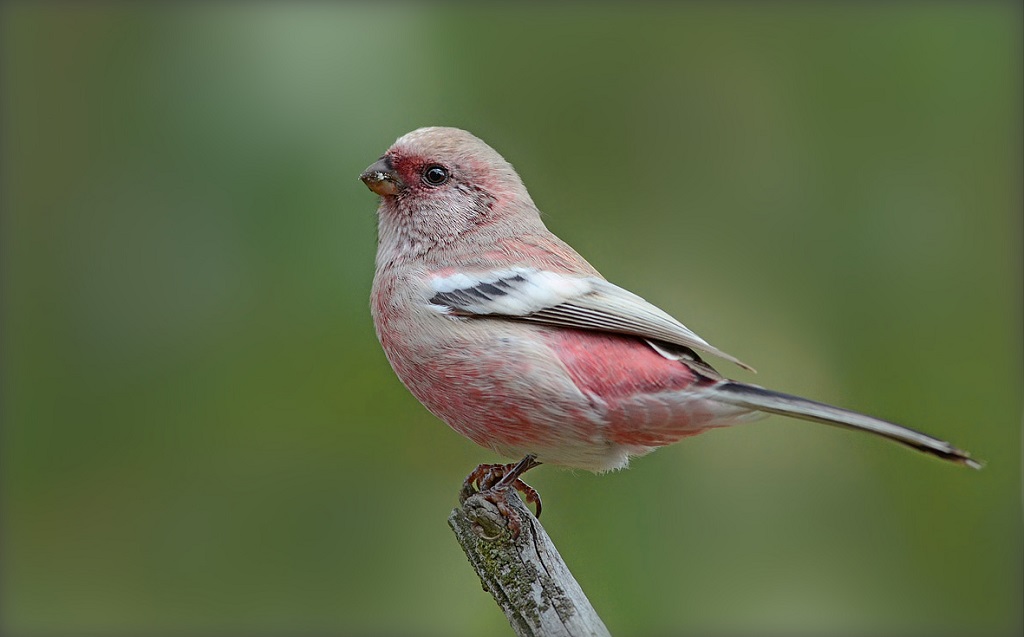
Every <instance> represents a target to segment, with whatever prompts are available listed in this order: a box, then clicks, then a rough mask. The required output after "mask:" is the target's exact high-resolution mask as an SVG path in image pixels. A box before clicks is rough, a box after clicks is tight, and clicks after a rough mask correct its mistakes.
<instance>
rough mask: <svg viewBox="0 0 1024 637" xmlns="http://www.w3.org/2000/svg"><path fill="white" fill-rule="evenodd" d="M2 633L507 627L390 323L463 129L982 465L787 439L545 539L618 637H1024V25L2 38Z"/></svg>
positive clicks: (832, 396) (521, 16)
mask: <svg viewBox="0 0 1024 637" xmlns="http://www.w3.org/2000/svg"><path fill="white" fill-rule="evenodd" d="M2 16H3V26H2V42H3V44H2V64H3V66H2V77H3V87H2V89H3V90H2V100H3V105H2V115H3V126H2V137H0V139H2V169H3V191H2V197H3V213H4V214H3V233H2V237H3V238H2V241H3V243H2V253H3V257H2V258H3V281H2V282H3V317H2V321H3V325H2V339H3V340H2V352H3V358H2V362H3V385H2V413H3V429H2V432H0V435H2V463H0V467H2V469H0V471H2V497H3V500H2V503H3V510H2V542H3V545H2V556H0V558H2V564H0V575H2V606H0V616H2V620H0V621H2V623H0V628H2V629H3V631H4V634H9V635H18V636H21V635H25V636H35V635H39V636H42V635H83V634H90V635H142V634H156V633H159V634H162V635H179V634H181V635H185V634H203V635H209V634H231V635H251V634H324V635H334V634H351V633H364V634H365V633H376V634H384V633H388V634H390V633H395V632H400V633H405V634H418V635H456V636H459V635H484V634H510V631H509V629H508V626H507V624H506V622H505V619H504V617H503V616H502V615H501V613H500V612H499V611H498V610H497V607H496V606H495V605H494V604H493V602H492V601H491V599H490V598H489V597H488V596H487V595H486V594H485V593H483V592H482V591H481V590H480V584H479V581H478V580H477V579H476V576H475V574H474V573H473V572H472V570H471V569H470V567H469V565H468V563H467V562H466V560H465V558H464V556H463V555H462V553H461V550H460V548H459V547H458V545H457V544H456V542H455V540H454V539H453V537H452V535H451V533H450V531H449V529H448V528H447V526H446V524H445V518H446V516H447V514H448V512H449V510H450V509H451V507H452V506H453V504H454V503H455V495H456V491H457V488H458V486H459V484H460V481H461V480H462V478H463V477H464V475H465V474H466V473H467V472H468V471H469V470H470V469H471V468H472V467H473V466H474V465H475V464H476V463H478V462H484V461H494V460H496V459H497V458H496V457H495V456H493V455H492V454H491V453H490V452H487V451H484V450H482V449H480V448H477V447H476V446H474V445H473V444H472V443H470V442H469V441H467V440H464V439H462V438H461V437H460V436H458V435H456V434H455V433H453V432H451V431H450V430H448V429H447V427H445V426H444V425H443V424H442V423H440V422H439V421H437V420H436V419H434V418H433V417H432V416H431V415H430V414H428V413H427V412H426V411H425V410H424V409H423V408H422V407H420V406H419V405H418V404H417V403H416V402H415V400H414V399H413V398H412V397H411V396H410V395H408V394H407V392H406V391H405V390H404V388H403V387H402V386H401V385H400V384H399V382H398V381H397V380H396V378H395V377H394V376H393V374H392V372H391V370H390V368H389V367H388V364H387V362H386V360H385V358H384V356H383V354H382V353H381V351H380V348H379V346H378V344H377V342H376V339H375V337H374V333H373V327H372V324H371V321H370V317H369V312H368V295H369V289H370V282H371V279H372V277H373V259H374V250H375V216H374V209H375V207H376V197H375V196H373V195H372V194H371V193H370V192H368V191H367V190H366V188H364V187H363V185H362V184H361V183H359V182H358V181H357V179H356V176H357V175H358V174H359V172H360V171H361V170H362V169H363V168H364V167H365V166H367V165H368V164H369V163H371V162H372V161H373V160H375V159H376V158H377V157H378V156H380V154H381V153H382V152H383V151H384V150H385V149H386V148H387V147H388V146H389V145H390V144H391V143H392V141H393V140H394V139H395V138H396V137H398V136H399V135H401V134H403V133H405V132H407V131H408V130H411V129H413V128H416V127H419V126H423V125H430V124H447V125H456V126H460V127H463V128H467V129H469V130H471V131H473V132H474V133H476V134H477V135H479V136H481V137H482V138H483V139H485V140H487V141H488V142H489V143H490V144H492V145H493V146H494V147H495V148H497V149H498V150H499V152H501V153H503V154H504V155H505V156H506V157H507V158H508V159H509V160H510V161H512V162H513V163H514V164H515V165H516V166H517V168H518V169H519V171H520V174H521V175H522V176H523V178H524V180H525V182H526V183H527V184H528V186H529V187H530V189H531V193H532V194H533V197H534V199H535V200H536V201H537V202H538V204H539V205H540V207H541V208H542V209H543V210H544V211H545V212H546V219H547V222H548V224H549V226H550V227H551V228H552V229H553V230H554V231H555V232H557V233H558V234H560V235H561V236H562V237H563V238H565V239H566V240H568V241H570V242H571V243H572V244H573V245H575V246H576V248H577V249H578V250H579V251H580V252H581V253H582V254H584V255H585V256H587V257H588V258H589V259H590V260H591V261H592V262H593V263H594V264H595V265H596V266H597V267H598V268H600V269H601V270H602V272H603V273H604V274H605V275H606V276H607V277H608V278H610V279H611V280H613V281H615V282H617V283H619V284H621V285H623V286H625V287H628V288H630V289H632V290H634V291H636V292H637V293H639V294H641V295H643V296H645V297H647V298H649V299H650V300H652V301H654V302H656V303H657V304H659V305H661V306H662V307H664V308H665V309H666V310H668V311H670V312H671V313H673V314H675V315H677V316H679V317H680V318H681V319H682V320H684V321H685V322H686V323H687V325H689V326H690V327H692V328H693V329H695V330H696V331H697V332H698V333H700V334H701V335H702V336H704V337H705V338H707V339H708V340H710V341H711V342H713V343H715V344H716V345H718V346H719V347H721V348H723V349H724V350H726V351H728V352H731V353H733V354H736V355H738V356H739V357H740V358H742V359H743V360H745V361H747V362H749V363H751V364H753V365H754V366H755V367H757V368H758V369H759V371H760V374H759V375H757V376H756V377H754V376H752V375H750V374H747V373H745V372H743V371H742V370H737V369H736V368H734V367H731V366H729V365H727V364H721V365H719V367H720V368H721V369H722V370H723V371H725V372H727V373H729V374H733V375H735V376H736V377H738V378H741V379H745V380H755V381H756V382H758V383H760V384H765V385H768V386H771V387H773V388H777V389H780V390H787V391H792V392H796V393H802V394H804V395H808V396H811V397H815V398H818V399H821V400H825V401H829V402H833V403H837V404H840V405H844V406H848V407H852V408H856V409H860V410H863V411H866V412H869V413H873V414H877V415H880V416H883V417H888V418H890V419H894V420H897V421H900V422H905V423H907V424H909V425H912V426H916V427H919V428H922V429H924V430H926V431H928V432H930V433H933V434H935V435H937V436H940V437H944V438H947V439H950V440H952V441H954V442H956V443H957V444H959V445H961V446H963V447H965V448H967V449H970V450H971V451H973V452H974V454H975V455H976V456H977V457H980V458H982V459H984V460H986V461H987V462H988V466H987V467H986V468H985V470H984V471H982V472H980V473H975V472H971V471H969V470H966V469H961V468H958V467H955V466H947V465H945V464H943V463H941V462H938V461H935V460H932V459H930V458H928V457H924V456H921V455H918V454H915V453H913V452H911V451H908V450H906V449H904V448H901V447H899V446H897V445H893V444H890V443H887V442H885V441H880V440H876V439H873V438H871V437H869V436H865V435H857V434H853V433H848V432H844V431H839V430H835V429H831V428H827V427H819V426H817V425H811V424H807V423H799V422H793V421H786V420H783V419H779V418H772V419H769V420H767V421H765V422H761V423H758V424H756V425H750V426H744V427H738V428H734V429H730V430H723V431H716V432H712V433H709V434H706V435H704V436H700V437H697V438H694V439H691V440H687V441H684V442H683V443H681V444H679V445H676V446H674V447H670V448H668V449H663V450H661V451H659V452H657V453H655V454H653V455H651V456H648V457H646V458H643V459H640V460H638V461H636V462H634V465H633V468H631V469H630V470H629V471H625V472H620V473H617V474H613V475H605V476H594V475H591V474H586V473H581V472H567V471H560V470H558V469H555V468H551V467H548V468H541V469H539V470H536V472H534V473H532V474H531V478H532V479H531V482H532V483H533V484H534V485H535V486H536V487H538V488H539V489H540V490H541V492H542V493H543V495H544V498H545V505H546V506H545V515H544V522H545V526H546V528H547V529H548V530H549V532H550V533H551V535H552V536H553V538H554V539H555V541H556V543H557V544H558V545H559V547H560V549H561V551H562V554H563V556H564V557H565V558H566V560H567V562H568V563H569V565H570V567H571V568H572V569H573V571H574V572H575V574H576V576H577V577H578V579H579V580H580V582H581V584H582V585H583V587H584V590H586V591H587V592H588V594H589V596H590V598H591V600H592V601H593V602H594V604H595V606H596V607H597V609H598V610H599V611H600V613H601V614H602V615H603V617H604V619H605V621H606V622H607V624H608V626H609V628H610V629H611V630H612V632H613V633H617V634H621V635H636V634H652V633H659V634H673V633H684V632H685V633H691V634H695V633H701V634H704V633H706V634H764V633H773V634H820V633H836V632H842V633H846V634H851V633H853V634H869V633H884V634H892V633H902V634H912V633H916V634H929V635H935V634H945V633H949V634H968V633H969V634H1000V633H1010V632H1013V631H1019V630H1020V629H1021V613H1022V568H1021V565H1022V523H1021V485H1020V479H1021V385H1022V374H1021V338H1020V332H1021V272H1020V268H1021V169H1022V166H1021V139H1022V134H1021V107H1022V105H1021V76H1020V72H1021V30H1020V25H1021V10H1020V5H1019V4H1018V3H987V4H985V3H982V4H978V5H972V4H969V3H963V4H958V3H942V2H936V3H905V4H904V3H901V4H899V5H897V6H895V7H893V6H886V5H883V4H881V3H877V4H876V3H865V4H864V5H857V4H852V3H851V4H829V5H818V4H813V3H795V4H768V5H761V4H755V3H729V4H726V5H721V6H713V5H707V4H691V5H680V6H676V5H671V4H667V3H665V4H661V3H649V4H639V5H634V6H629V7H627V6H625V5H623V6H616V5H586V4H582V3H579V4H571V5H567V6H564V7H563V8H558V9H555V8H547V7H545V6H543V5H540V4H535V5H526V6H523V7H520V8H518V9H514V10H513V9H507V10H501V9H499V8H497V7H492V8H476V7H473V6H471V5H440V4H435V5H429V4H424V5H419V4H412V3H396V4H392V5H389V6H383V7H380V8H378V7H374V6H371V5H358V4H353V5H329V4H318V3H309V4H296V5H284V4H281V5H274V4H264V3H252V4H248V5H246V4H237V5H231V4H219V3H218V4H215V5H202V4H199V3H182V4H181V5H180V6H174V5H173V4H166V5H160V4H150V5H145V6H132V5H130V4H128V3H121V4H117V5H102V4H95V3H89V4H83V5H74V4H71V3H67V4H58V3H52V4H41V5H35V4H21V3H14V2H7V3H4V4H3V8H2Z"/></svg>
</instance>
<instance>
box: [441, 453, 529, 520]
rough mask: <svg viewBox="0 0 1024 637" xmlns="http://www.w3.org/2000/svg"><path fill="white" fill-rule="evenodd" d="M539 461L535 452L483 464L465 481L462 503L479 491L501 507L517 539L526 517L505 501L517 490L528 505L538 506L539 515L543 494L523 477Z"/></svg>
mask: <svg viewBox="0 0 1024 637" xmlns="http://www.w3.org/2000/svg"><path fill="white" fill-rule="evenodd" d="M539 464H540V463H539V462H537V459H536V456H534V455H532V454H531V455H528V456H526V457H525V458H523V459H522V460H520V461H519V462H518V463H516V464H482V465H479V466H477V468H476V469H473V471H472V473H470V474H469V475H468V476H466V479H465V480H464V481H463V482H462V491H461V492H460V493H459V502H460V503H465V502H466V499H467V498H469V497H470V496H472V495H474V494H479V495H480V496H481V497H483V498H484V499H486V500H487V501H488V502H491V503H493V504H494V506H496V507H498V512H500V513H501V515H502V517H504V518H505V519H506V520H508V527H509V531H511V532H512V537H513V539H514V538H517V537H519V532H520V530H521V529H522V526H523V525H522V520H520V519H519V514H518V513H516V512H515V511H514V510H513V509H511V508H509V506H508V503H507V502H505V494H506V492H507V491H508V490H509V489H515V490H516V491H518V492H520V493H522V494H523V500H525V501H526V503H527V504H533V505H534V507H535V508H536V510H537V513H536V515H537V517H538V518H539V517H540V511H541V500H540V494H539V493H537V490H536V489H534V488H533V487H531V486H530V485H528V484H526V483H525V482H523V480H522V479H521V478H520V477H519V476H521V475H522V474H523V473H525V472H527V471H529V470H530V469H532V468H534V467H536V466H537V465H539Z"/></svg>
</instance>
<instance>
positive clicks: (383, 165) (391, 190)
mask: <svg viewBox="0 0 1024 637" xmlns="http://www.w3.org/2000/svg"><path fill="white" fill-rule="evenodd" d="M359 178H360V179H362V180H363V183H364V184H366V187H367V188H369V189H370V190H372V191H373V192H375V193H377V194H378V195H381V196H382V197H383V196H387V195H396V194H398V191H399V190H401V189H402V188H404V187H405V183H404V182H403V181H402V178H401V177H399V176H398V173H397V172H395V168H394V166H392V165H391V160H390V159H388V158H387V157H381V158H380V159H378V160H377V162H376V163H374V164H373V165H372V166H370V167H369V168H367V169H366V170H364V171H363V174H362V175H359Z"/></svg>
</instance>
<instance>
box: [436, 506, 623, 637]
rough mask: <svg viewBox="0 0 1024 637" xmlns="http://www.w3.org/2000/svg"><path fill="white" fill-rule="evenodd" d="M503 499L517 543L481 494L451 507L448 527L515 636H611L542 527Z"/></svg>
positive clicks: (496, 512)
mask: <svg viewBox="0 0 1024 637" xmlns="http://www.w3.org/2000/svg"><path fill="white" fill-rule="evenodd" d="M505 500H506V502H507V503H508V506H509V508H511V509H512V510H513V511H515V512H516V513H518V514H519V517H520V519H521V520H522V531H521V532H520V534H519V537H518V538H517V539H516V540H515V541H513V540H512V536H511V533H510V532H509V530H508V528H507V520H506V519H505V518H504V516H502V515H501V513H499V512H498V507H497V506H495V505H494V504H493V503H492V502H488V501H487V500H486V499H485V498H483V497H480V496H479V495H474V496H471V497H470V498H469V499H467V500H466V503H465V504H464V505H463V506H462V507H460V508H456V509H454V510H453V511H452V513H451V515H450V516H448V525H449V526H451V527H452V530H453V531H455V537H456V539H458V541H459V544H460V545H462V550H464V551H465V552H466V557H468V558H469V562H470V564H472V565H473V568H474V569H476V572H477V575H479V576H480V581H481V583H482V584H483V588H484V590H485V591H487V592H489V593H490V594H491V595H492V596H493V597H494V601H496V602H497V603H498V606H500V607H501V609H502V610H503V611H504V612H505V616H506V617H508V621H509V623H510V624H512V629H513V630H514V631H515V632H516V634H517V635H519V637H581V636H583V635H586V636H588V637H610V634H609V633H608V629H607V628H605V625H604V622H602V621H601V618H600V617H598V615H597V611H595V610H594V607H593V606H591V604H590V600H588V599H587V596H586V595H584V594H583V589H581V588H580V585H579V584H578V583H576V580H575V579H574V578H573V576H572V573H570V572H569V568H568V567H567V566H566V565H565V562H564V561H562V556H561V555H559V554H558V550H557V549H556V548H555V545H554V543H552V541H551V538H550V537H548V534H547V533H546V532H545V531H544V527H542V526H541V525H540V522H538V521H537V518H535V517H534V516H533V514H532V513H530V511H529V509H527V508H526V506H525V505H524V504H523V502H522V500H520V499H519V497H518V496H517V495H516V494H515V493H514V492H507V493H506V494H505Z"/></svg>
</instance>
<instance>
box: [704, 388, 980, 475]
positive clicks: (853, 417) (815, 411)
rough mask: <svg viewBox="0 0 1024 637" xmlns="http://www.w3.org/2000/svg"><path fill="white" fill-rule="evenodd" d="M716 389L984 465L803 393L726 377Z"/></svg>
mask: <svg viewBox="0 0 1024 637" xmlns="http://www.w3.org/2000/svg"><path fill="white" fill-rule="evenodd" d="M715 390H716V396H715V397H716V398H717V399H718V400H721V401H722V402H726V403H729V404H732V405H737V406H739V407H746V408H749V409H755V410H757V411H763V412H768V413H772V414H780V415H782V416H790V417H792V418H800V419H803V420H812V421H814V422H821V423H825V424H826V425H835V426H837V427H847V428H849V429H860V430H862V431H869V432H871V433H873V434H878V435H879V436H884V437H886V438H888V439H889V440H895V441H896V442H899V443H902V444H905V445H907V446H908V447H913V448H914V449H917V450H919V451H923V452H925V453H930V454H932V455H934V456H938V457H939V458H942V459H944V460H950V461H952V462H956V463H958V464H962V465H966V466H968V467H970V468H972V469H980V468H981V466H982V465H981V463H980V462H978V461H976V460H973V459H972V458H971V456H970V454H968V453H967V452H966V451H961V450H960V449H957V448H956V447H954V446H953V445H951V444H949V443H948V442H944V441H942V440H938V439H937V438H932V437H931V436H928V435H926V434H923V433H921V432H919V431H914V430H913V429H908V428H906V427H902V426H900V425H897V424H895V423H891V422H888V421H885V420H880V419H878V418H872V417H871V416H865V415H864V414H858V413H857V412H855V411H849V410H847V409H840V408H839V407H833V406H831V405H826V404H824V403H819V402H815V401H813V400H808V399H806V398H800V397H799V396H791V395H789V394H783V393H780V392H775V391H771V390H768V389H763V388H761V387H757V386H755V385H746V384H744V383H737V382H735V381H724V382H722V383H720V384H719V385H717V386H716V387H715Z"/></svg>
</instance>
